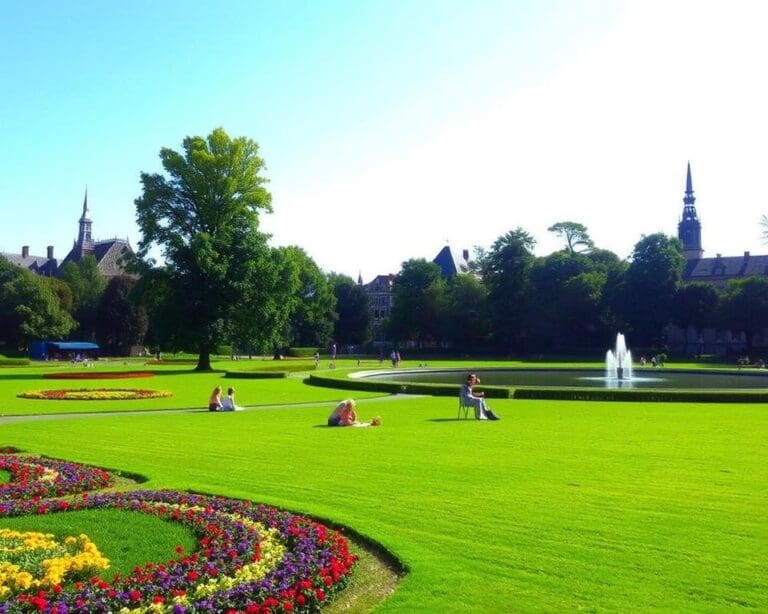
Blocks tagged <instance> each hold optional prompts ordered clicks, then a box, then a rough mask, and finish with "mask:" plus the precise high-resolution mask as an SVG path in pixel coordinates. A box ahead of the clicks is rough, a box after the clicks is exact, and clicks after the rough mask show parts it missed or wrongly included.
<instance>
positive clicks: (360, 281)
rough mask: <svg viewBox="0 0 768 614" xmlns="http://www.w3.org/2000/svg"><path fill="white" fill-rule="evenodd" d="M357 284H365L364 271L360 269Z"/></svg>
mask: <svg viewBox="0 0 768 614" xmlns="http://www.w3.org/2000/svg"><path fill="white" fill-rule="evenodd" d="M357 285H358V286H362V285H363V272H362V271H359V272H358V274H357Z"/></svg>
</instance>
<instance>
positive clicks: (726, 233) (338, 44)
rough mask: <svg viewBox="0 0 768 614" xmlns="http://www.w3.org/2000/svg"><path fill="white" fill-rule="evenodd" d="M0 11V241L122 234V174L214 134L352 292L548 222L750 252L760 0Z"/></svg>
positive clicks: (109, 5)
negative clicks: (261, 175)
mask: <svg viewBox="0 0 768 614" xmlns="http://www.w3.org/2000/svg"><path fill="white" fill-rule="evenodd" d="M721 8H722V7H720V9H719V8H718V5H716V4H714V3H712V6H709V3H698V2H682V1H680V2H675V1H674V0H673V1H670V2H649V3H627V4H625V3H622V2H618V1H615V2H613V1H603V2H598V1H594V2H586V1H584V2H566V1H562V2H558V1H545V2H536V1H530V2H523V1H519V2H510V1H500V2H491V1H482V0H481V1H479V2H467V1H450V0H441V1H432V0H412V1H411V2H383V1H365V0H364V1H351V0H350V1H344V2H339V1H327V0H323V1H319V2H267V1H262V2H255V1H252V2H245V1H243V2H229V1H221V2H177V1H163V2H148V1H145V0H132V1H122V0H118V1H114V2H96V1H79V2H73V3H64V2H54V1H41V2H34V3H24V2H10V1H9V2H5V1H3V0H0V10H1V11H2V13H0V58H1V59H0V122H2V123H1V124H0V125H2V127H3V130H2V134H3V145H2V147H0V168H2V173H0V211H2V216H3V221H4V223H3V224H2V225H1V226H2V227H1V228H0V251H6V252H15V253H18V252H20V250H21V246H22V245H29V246H30V249H31V252H32V253H33V254H44V253H45V246H46V245H49V244H52V245H54V246H55V250H56V255H57V256H58V257H60V258H61V257H63V256H64V255H65V254H66V252H67V250H68V249H69V248H70V247H71V244H72V241H73V239H74V238H75V236H76V232H77V218H78V217H79V215H80V208H81V205H82V199H83V192H84V190H85V186H86V185H87V186H88V192H89V204H90V207H91V212H92V219H93V222H94V234H95V235H96V237H97V238H109V237H112V236H121V237H126V236H127V237H128V238H129V239H130V240H131V242H132V243H133V244H134V245H136V243H137V242H138V239H139V235H138V231H137V229H136V227H135V223H134V218H135V215H134V206H133V200H134V199H135V198H136V197H137V196H138V195H139V191H140V187H139V180H138V179H139V174H140V172H142V171H147V172H159V171H160V170H161V168H160V165H159V160H158V152H159V150H160V148H161V147H163V146H168V147H172V148H178V147H180V144H181V141H182V139H183V138H184V137H185V136H187V135H207V134H208V133H209V132H210V131H211V130H212V129H213V128H215V127H218V126H222V127H223V128H224V129H225V130H226V131H227V132H228V133H229V134H230V135H232V136H241V135H244V136H248V137H250V138H253V139H255V140H256V141H258V142H259V144H260V146H261V153H262V155H263V157H264V158H265V159H266V161H267V165H268V169H267V172H266V174H267V176H268V177H269V178H270V180H271V184H270V189H271V191H272V193H273V205H274V209H275V213H274V214H272V215H267V216H265V217H264V219H263V227H264V228H265V229H266V230H268V231H269V232H271V233H272V234H273V243H274V244H276V245H288V244H298V245H300V246H302V247H304V248H305V249H306V250H307V252H308V253H309V255H310V256H312V257H313V258H314V259H315V260H316V261H317V262H318V264H319V265H320V266H321V267H322V268H323V269H324V270H326V271H330V270H334V271H338V272H342V273H347V274H349V275H352V276H354V277H357V273H358V271H361V272H362V273H363V277H364V279H365V280H366V281H368V280H369V279H370V278H372V277H373V276H374V275H376V274H378V273H388V272H396V271H397V270H398V268H399V265H400V263H401V262H402V261H403V260H406V259H408V258H410V257H426V258H432V257H434V255H435V254H437V252H438V251H439V250H440V248H441V247H442V246H443V245H444V244H445V242H446V241H449V242H450V244H451V245H452V246H454V247H456V248H457V249H462V248H471V247H472V246H474V245H482V246H486V247H487V246H488V245H489V244H490V243H491V242H492V241H493V240H494V239H495V238H497V237H498V236H499V235H501V234H503V233H504V232H506V231H507V230H510V229H512V228H515V227H517V226H522V227H523V228H525V229H526V230H528V231H529V232H531V233H532V234H533V235H534V236H535V237H536V238H537V240H538V241H539V245H538V249H537V251H538V252H539V253H549V252H550V251H552V250H554V249H556V248H557V247H558V244H557V241H556V240H555V239H554V237H551V236H550V235H548V233H547V232H546V228H547V227H548V226H549V225H551V224H553V223H555V222H557V221H562V220H566V219H570V220H574V221H579V222H582V223H584V224H586V225H587V226H588V228H589V229H590V231H591V234H592V236H593V238H594V239H595V241H596V243H597V244H598V245H599V246H601V247H605V248H608V249H612V250H614V251H616V252H617V253H618V254H619V255H620V256H626V255H628V254H629V252H630V251H631V248H632V245H633V244H634V243H635V242H636V241H637V240H638V239H639V238H640V236H641V234H642V233H646V234H647V233H650V232H657V231H663V232H666V233H668V234H672V233H674V232H675V229H676V222H677V219H678V216H679V214H680V212H681V210H682V200H681V199H682V196H683V194H682V193H683V189H684V179H685V175H684V173H685V163H686V162H687V160H688V159H690V160H691V161H692V164H693V174H694V188H695V189H696V195H697V197H698V198H699V200H698V201H697V206H698V208H699V214H700V216H701V218H702V223H703V225H704V232H703V234H704V239H703V241H704V247H705V250H706V251H707V254H708V255H714V253H715V252H722V253H724V254H738V253H740V252H741V251H742V250H744V249H751V250H752V251H753V252H759V251H760V250H761V249H763V251H768V250H766V249H764V248H763V247H762V245H761V243H760V239H759V226H758V220H759V216H760V215H761V214H762V213H768V203H766V197H765V195H764V194H762V193H760V189H759V188H760V182H761V177H763V176H764V175H765V169H766V168H768V158H767V154H766V151H765V147H764V144H765V142H766V137H767V136H768V134H766V131H767V128H766V120H765V109H766V108H768V100H766V94H765V93H764V92H762V87H761V86H760V81H762V79H761V76H760V75H761V74H762V72H764V67H763V63H764V59H765V57H768V50H767V49H766V43H765V42H764V40H765V36H764V34H763V32H762V27H761V26H760V24H763V25H764V24H765V23H766V20H765V17H766V10H765V9H764V8H763V7H762V3H759V2H754V3H753V2H746V1H745V2H739V1H737V2H734V3H732V4H730V3H729V5H728V9H727V12H725V13H723V12H721Z"/></svg>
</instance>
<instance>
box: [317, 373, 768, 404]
mask: <svg viewBox="0 0 768 614" xmlns="http://www.w3.org/2000/svg"><path fill="white" fill-rule="evenodd" d="M308 383H309V384H310V385H313V386H323V387H326V388H337V389H340V390H368V391H373V392H382V393H386V394H423V395H430V396H458V395H459V390H460V389H461V386H460V385H457V384H427V383H409V382H386V381H377V380H373V379H370V380H369V379H364V378H360V379H351V378H345V377H343V376H342V375H341V374H338V375H336V376H328V375H318V374H314V373H313V374H310V376H309V380H308ZM475 389H476V390H482V391H483V392H485V396H486V397H487V398H496V399H510V398H512V399H546V400H552V401H558V400H559V401H629V402H655V403H660V402H680V403H682V402H687V403H768V390H765V391H762V390H758V391H748V390H733V391H730V390H708V391H702V390H648V389H643V390H638V389H635V390H627V389H624V390H621V389H616V388H594V389H592V388H511V387H506V386H476V387H475Z"/></svg>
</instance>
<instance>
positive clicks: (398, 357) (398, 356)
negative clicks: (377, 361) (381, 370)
mask: <svg viewBox="0 0 768 614" xmlns="http://www.w3.org/2000/svg"><path fill="white" fill-rule="evenodd" d="M395 366H396V367H399V366H400V352H395Z"/></svg>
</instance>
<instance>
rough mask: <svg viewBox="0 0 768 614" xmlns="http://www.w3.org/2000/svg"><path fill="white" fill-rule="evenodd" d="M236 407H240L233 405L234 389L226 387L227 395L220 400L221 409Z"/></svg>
mask: <svg viewBox="0 0 768 614" xmlns="http://www.w3.org/2000/svg"><path fill="white" fill-rule="evenodd" d="M237 409H240V408H239V407H238V406H237V405H235V389H234V388H227V396H225V397H224V400H223V401H222V402H221V411H235V410H237Z"/></svg>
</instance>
